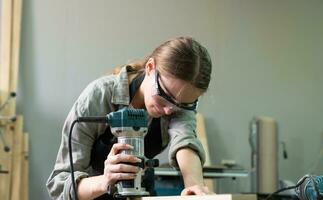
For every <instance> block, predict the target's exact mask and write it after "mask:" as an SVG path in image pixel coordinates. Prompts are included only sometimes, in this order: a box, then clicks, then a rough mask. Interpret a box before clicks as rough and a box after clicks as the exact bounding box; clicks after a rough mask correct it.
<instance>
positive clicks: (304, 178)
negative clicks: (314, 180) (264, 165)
mask: <svg viewBox="0 0 323 200" xmlns="http://www.w3.org/2000/svg"><path fill="white" fill-rule="evenodd" d="M306 178H308V176H304V177H303V178H302V179H301V180H300V181H299V182H298V183H297V184H296V185H294V186H290V187H285V188H282V189H279V190H277V191H276V192H274V193H271V194H270V195H269V196H268V197H267V198H266V199H265V200H269V199H270V198H272V197H273V196H274V195H276V194H278V193H281V192H283V191H286V190H291V189H295V188H297V187H299V186H300V185H301V184H302V183H303V182H304V181H305V180H306Z"/></svg>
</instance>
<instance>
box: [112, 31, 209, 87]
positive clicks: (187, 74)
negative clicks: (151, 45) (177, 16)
mask: <svg viewBox="0 0 323 200" xmlns="http://www.w3.org/2000/svg"><path fill="white" fill-rule="evenodd" d="M149 58H154V60H155V64H156V66H157V68H158V70H159V71H161V72H164V73H167V74H168V75H171V76H173V77H174V78H178V79H181V80H184V81H187V82H188V83H190V84H192V85H193V86H195V87H196V88H199V89H202V90H204V91H206V90H207V88H208V86H209V83H210V80H211V72H212V62H211V58H210V55H209V53H208V51H207V50H206V48H205V47H203V46H202V45H201V44H200V43H198V42H197V41H196V40H194V39H193V38H191V37H178V38H174V39H171V40H168V41H166V42H164V43H163V44H161V45H160V46H158V47H157V48H156V49H155V50H154V51H153V52H152V54H151V55H149V56H147V57H146V58H145V59H142V60H138V61H135V62H133V63H129V64H128V65H130V66H131V68H132V69H133V70H134V71H139V70H140V71H141V70H142V69H143V68H144V66H145V64H146V63H147V61H148V59H149ZM117 71H118V70H117Z"/></svg>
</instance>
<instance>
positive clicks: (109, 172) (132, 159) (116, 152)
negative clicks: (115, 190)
mask: <svg viewBox="0 0 323 200" xmlns="http://www.w3.org/2000/svg"><path fill="white" fill-rule="evenodd" d="M128 149H133V147H132V146H131V145H128V144H122V143H116V144H114V145H113V146H112V148H111V151H110V153H109V155H108V157H107V159H106V160H105V162H104V174H103V176H104V182H105V183H104V184H103V187H104V188H105V190H106V189H107V188H108V186H109V185H110V186H111V185H113V184H115V183H116V182H117V181H119V180H129V179H134V178H135V177H136V173H137V172H138V171H139V167H137V166H133V165H129V164H125V163H134V164H135V163H138V162H141V160H140V159H139V158H137V157H136V156H133V155H124V154H120V151H121V150H128Z"/></svg>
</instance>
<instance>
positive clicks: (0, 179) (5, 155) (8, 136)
mask: <svg viewBox="0 0 323 200" xmlns="http://www.w3.org/2000/svg"><path fill="white" fill-rule="evenodd" d="M11 127H12V125H11V124H7V125H5V126H1V127H0V128H1V130H2V131H3V132H2V134H3V136H4V139H5V141H6V145H7V146H8V147H10V151H9V152H5V151H4V146H3V144H2V142H0V165H1V169H2V170H3V171H8V174H1V176H0V199H1V200H9V199H10V187H11V162H12V134H13V131H12V128H11Z"/></svg>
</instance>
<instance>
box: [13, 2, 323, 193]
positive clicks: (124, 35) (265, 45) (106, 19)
mask: <svg viewBox="0 0 323 200" xmlns="http://www.w3.org/2000/svg"><path fill="white" fill-rule="evenodd" d="M322 10H323V1H321V0H312V1H305V0H304V1H295V0H285V1H278V0H272V1H264V0H263V1H258V0H245V1H238V0H235V1H233V0H231V1H230V0H217V1H214V0H200V1H196V0H189V1H188V0H177V1H173V0H163V1H150V0H140V1H132V0H121V1H120V0H115V1H110V0H109V1H108V0H95V1H93V0H82V1H80V0H70V1H64V0H55V1H49V0H33V1H25V2H24V8H23V27H22V44H21V45H22V50H21V63H20V72H19V90H18V112H19V113H22V114H23V115H24V117H25V124H24V125H25V126H24V129H25V130H26V131H27V132H29V133H30V180H29V183H30V199H49V198H48V194H47V191H46V188H45V182H46V180H47V178H48V176H49V174H50V172H51V170H52V167H53V165H54V161H55V158H56V153H57V150H58V147H59V144H60V138H61V128H62V125H63V122H64V120H65V117H66V115H67V113H68V111H69V109H70V108H71V106H72V104H73V102H74V101H75V100H76V98H77V97H78V95H79V94H80V92H81V91H82V89H83V88H84V87H85V86H86V85H87V84H88V83H89V82H90V81H92V80H93V79H95V78H97V77H99V76H101V75H102V74H104V73H106V72H109V71H110V70H111V69H112V68H113V67H114V66H116V65H119V64H123V63H126V62H128V61H129V60H132V59H135V58H140V57H143V56H144V55H146V54H148V53H149V52H150V51H151V50H152V49H153V48H154V47H156V46H157V45H158V44H159V43H160V42H162V41H164V40H166V39H168V38H172V37H175V36H180V35H191V36H193V37H195V38H196V39H197V40H199V41H200V42H201V43H202V44H204V45H205V46H206V47H207V48H208V49H209V52H210V54H211V57H212V59H213V62H214V71H213V74H212V76H213V80H212V83H211V86H210V89H209V91H208V93H207V94H205V95H204V96H203V97H202V98H201V103H200V107H199V111H200V112H201V113H203V114H204V115H205V118H206V129H207V133H208V138H209V141H210V143H211V145H210V148H211V152H212V155H211V156H212V162H213V163H214V164H216V163H219V162H220V161H221V160H222V159H234V160H236V161H237V163H239V164H240V165H242V166H244V167H245V168H249V167H250V148H249V143H248V134H249V131H248V124H249V121H250V120H251V119H252V117H253V116H255V115H267V116H271V117H273V118H275V119H276V120H277V121H278V123H279V132H280V138H281V140H284V141H286V143H287V148H288V153H289V159H288V160H282V159H281V156H280V163H279V170H280V171H279V172H280V178H281V179H289V180H292V181H296V180H297V179H298V178H299V177H300V176H302V175H304V174H305V173H308V172H309V170H310V168H311V167H312V166H313V163H314V162H315V159H316V158H317V157H318V154H319V151H320V148H321V146H322V141H323V124H322V120H323V114H322V113H323V104H322V102H323V94H322V89H321V85H322V83H323V76H322V74H323V66H322V63H323V60H322V59H323V39H322V35H323V26H322V19H323V12H322ZM322 168H323V165H322V162H318V165H317V167H316V168H315V169H313V170H312V171H314V172H315V173H321V174H322ZM248 184H249V183H248V180H246V179H243V180H242V182H241V183H239V184H238V185H236V186H235V188H234V190H233V189H232V185H233V184H231V185H228V184H227V187H225V188H223V191H225V192H239V191H248Z"/></svg>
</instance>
